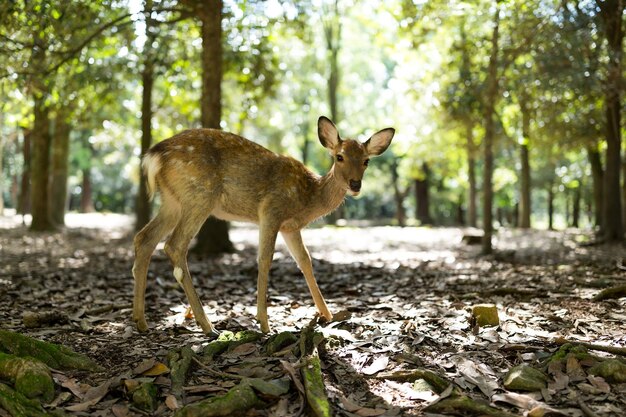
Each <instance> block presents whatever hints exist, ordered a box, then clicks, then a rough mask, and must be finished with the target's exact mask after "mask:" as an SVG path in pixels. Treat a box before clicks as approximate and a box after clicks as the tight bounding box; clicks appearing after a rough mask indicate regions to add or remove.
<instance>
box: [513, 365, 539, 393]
mask: <svg viewBox="0 0 626 417" xmlns="http://www.w3.org/2000/svg"><path fill="white" fill-rule="evenodd" d="M547 382H548V377H547V376H546V375H545V374H544V373H543V372H541V371H540V370H538V369H535V368H532V367H530V366H528V365H518V366H515V367H513V368H511V369H510V370H509V372H508V373H507V374H506V375H505V377H504V387H505V388H506V389H510V390H513V391H539V390H542V389H544V388H546V386H547Z"/></svg>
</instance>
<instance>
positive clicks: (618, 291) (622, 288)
mask: <svg viewBox="0 0 626 417" xmlns="http://www.w3.org/2000/svg"><path fill="white" fill-rule="evenodd" d="M622 297H626V285H618V286H616V287H611V288H606V289H604V290H602V291H600V292H599V293H598V294H596V296H595V297H593V301H603V300H612V299H615V298H622Z"/></svg>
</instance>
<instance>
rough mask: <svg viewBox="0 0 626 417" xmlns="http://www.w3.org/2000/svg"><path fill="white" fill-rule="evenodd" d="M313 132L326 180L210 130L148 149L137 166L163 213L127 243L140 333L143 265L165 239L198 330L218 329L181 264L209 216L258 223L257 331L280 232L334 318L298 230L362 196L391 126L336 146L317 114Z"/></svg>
mask: <svg viewBox="0 0 626 417" xmlns="http://www.w3.org/2000/svg"><path fill="white" fill-rule="evenodd" d="M317 130H318V136H319V140H320V142H321V144H322V145H323V146H324V147H325V148H327V149H328V151H329V152H330V154H331V155H332V156H333V159H334V163H333V165H332V167H331V168H330V171H329V172H328V173H327V174H326V175H324V176H319V175H317V174H314V173H313V172H311V171H309V170H308V169H307V168H306V167H305V166H304V164H302V163H301V162H299V161H296V160H295V159H293V158H290V157H287V156H280V155H277V154H275V153H273V152H271V151H269V150H268V149H265V148H264V147H262V146H260V145H258V144H256V143H254V142H251V141H249V140H247V139H244V138H242V137H240V136H237V135H235V134H232V133H227V132H224V131H221V130H215V129H192V130H186V131H184V132H182V133H179V134H177V135H175V136H173V137H171V138H169V139H167V140H164V141H162V142H160V143H158V144H156V145H154V146H153V147H152V148H151V149H150V150H149V151H148V152H147V153H146V155H145V156H144V158H143V161H142V167H143V170H144V173H145V175H146V178H147V183H148V190H149V193H150V197H151V198H152V197H153V195H154V192H155V191H156V190H157V188H158V190H159V191H160V193H161V208H160V210H159V212H158V214H157V215H156V216H155V217H154V219H152V221H150V223H148V225H146V226H145V227H144V228H143V229H142V230H141V231H140V232H139V233H137V235H136V236H135V240H134V244H135V263H134V265H133V277H134V280H135V288H134V300H133V320H134V321H135V322H136V323H137V328H138V330H139V331H146V330H147V329H148V324H147V323H146V319H145V315H144V314H145V313H144V309H145V306H144V302H145V291H146V277H147V273H148V264H149V263H150V258H151V256H152V253H153V252H154V249H155V248H156V246H157V244H158V243H159V242H160V241H161V239H163V238H164V237H165V236H166V235H168V234H170V233H171V234H170V236H169V238H168V239H167V240H166V242H165V247H164V250H165V253H166V254H167V256H168V257H169V258H170V260H171V262H172V266H173V267H174V277H175V278H176V281H178V283H179V284H180V285H181V286H182V288H183V290H184V291H185V294H186V296H187V298H188V300H189V303H190V305H191V309H192V311H193V314H194V316H195V318H196V321H197V322H198V324H199V325H200V327H201V328H202V330H203V331H204V333H206V334H211V333H213V334H217V333H218V332H217V331H216V330H215V329H214V327H213V325H212V324H211V322H210V321H209V319H208V318H207V316H206V314H205V313H204V310H203V308H202V303H201V302H200V299H199V298H198V295H197V294H196V291H195V290H194V287H193V284H192V281H191V276H190V274H189V269H188V267H187V249H188V246H189V243H190V241H191V239H192V238H193V237H194V236H195V235H196V234H197V233H198V230H199V229H200V226H202V224H203V223H204V221H205V220H206V219H207V217H208V216H209V215H213V216H215V217H217V218H220V219H223V220H238V221H246V222H252V223H256V224H258V225H259V249H258V260H257V261H258V282H257V319H258V321H259V323H260V326H261V330H262V331H263V332H264V333H267V332H269V330H270V327H269V323H268V317H267V281H268V274H269V270H270V263H271V261H272V257H273V254H274V246H275V243H276V236H277V234H278V232H280V233H281V234H282V236H283V238H284V240H285V242H286V244H287V247H288V248H289V251H290V253H291V255H292V256H293V258H294V259H295V261H296V263H297V264H298V267H299V268H300V270H301V271H302V273H303V274H304V277H305V279H306V283H307V285H308V287H309V290H310V292H311V295H312V296H313V301H314V302H315V306H316V307H317V310H318V311H319V313H320V314H321V315H322V316H323V317H324V318H326V319H327V320H331V319H332V317H333V316H332V314H331V313H330V311H329V310H328V307H327V306H326V302H325V301H324V297H323V296H322V294H321V292H320V290H319V288H318V286H317V282H316V281H315V277H314V276H313V268H312V265H311V257H310V255H309V252H308V250H307V248H306V247H305V246H304V243H303V242H302V236H301V235H300V230H301V229H302V228H304V227H305V226H306V225H307V224H309V223H310V222H312V221H313V220H315V219H317V218H319V217H322V216H325V215H327V214H328V213H330V212H332V211H333V210H335V209H336V208H337V207H338V206H339V205H340V204H341V203H342V201H343V199H344V197H345V195H346V193H350V194H351V195H353V196H356V195H358V194H359V192H360V190H361V180H362V178H363V173H364V172H365V169H366V168H367V165H368V162H369V158H370V157H372V156H377V155H380V154H381V153H383V152H384V151H385V150H386V149H387V147H388V146H389V144H390V143H391V139H392V138H393V135H394V133H395V130H394V129H393V128H387V129H383V130H381V131H379V132H377V133H375V134H374V135H373V136H372V137H371V138H369V139H368V140H367V141H366V142H364V143H361V142H358V141H355V140H350V139H347V140H343V139H341V138H340V137H339V133H338V131H337V128H336V127H335V125H334V124H333V122H332V121H331V120H330V119H328V118H326V117H324V116H322V117H320V118H319V120H318V129H317Z"/></svg>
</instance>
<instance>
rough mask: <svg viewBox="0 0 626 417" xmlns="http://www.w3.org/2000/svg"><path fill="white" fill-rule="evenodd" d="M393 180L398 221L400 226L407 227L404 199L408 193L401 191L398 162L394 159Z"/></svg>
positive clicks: (392, 164) (392, 165) (392, 166)
mask: <svg viewBox="0 0 626 417" xmlns="http://www.w3.org/2000/svg"><path fill="white" fill-rule="evenodd" d="M391 180H392V183H393V196H394V200H395V202H396V219H397V220H398V226H400V227H404V226H406V210H405V209H404V199H405V198H406V192H405V191H402V190H400V176H399V175H398V160H397V159H394V160H393V162H392V163H391Z"/></svg>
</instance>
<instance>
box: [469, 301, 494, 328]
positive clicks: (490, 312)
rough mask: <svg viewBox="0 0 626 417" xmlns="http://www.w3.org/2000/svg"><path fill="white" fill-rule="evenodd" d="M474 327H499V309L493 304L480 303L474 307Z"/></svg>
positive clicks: (472, 319) (472, 322) (472, 320)
mask: <svg viewBox="0 0 626 417" xmlns="http://www.w3.org/2000/svg"><path fill="white" fill-rule="evenodd" d="M470 320H471V325H472V327H474V326H478V327H497V326H499V325H500V318H499V317H498V309H497V307H496V306H495V305H493V304H478V305H475V306H474V307H472V317H471V319H470Z"/></svg>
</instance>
